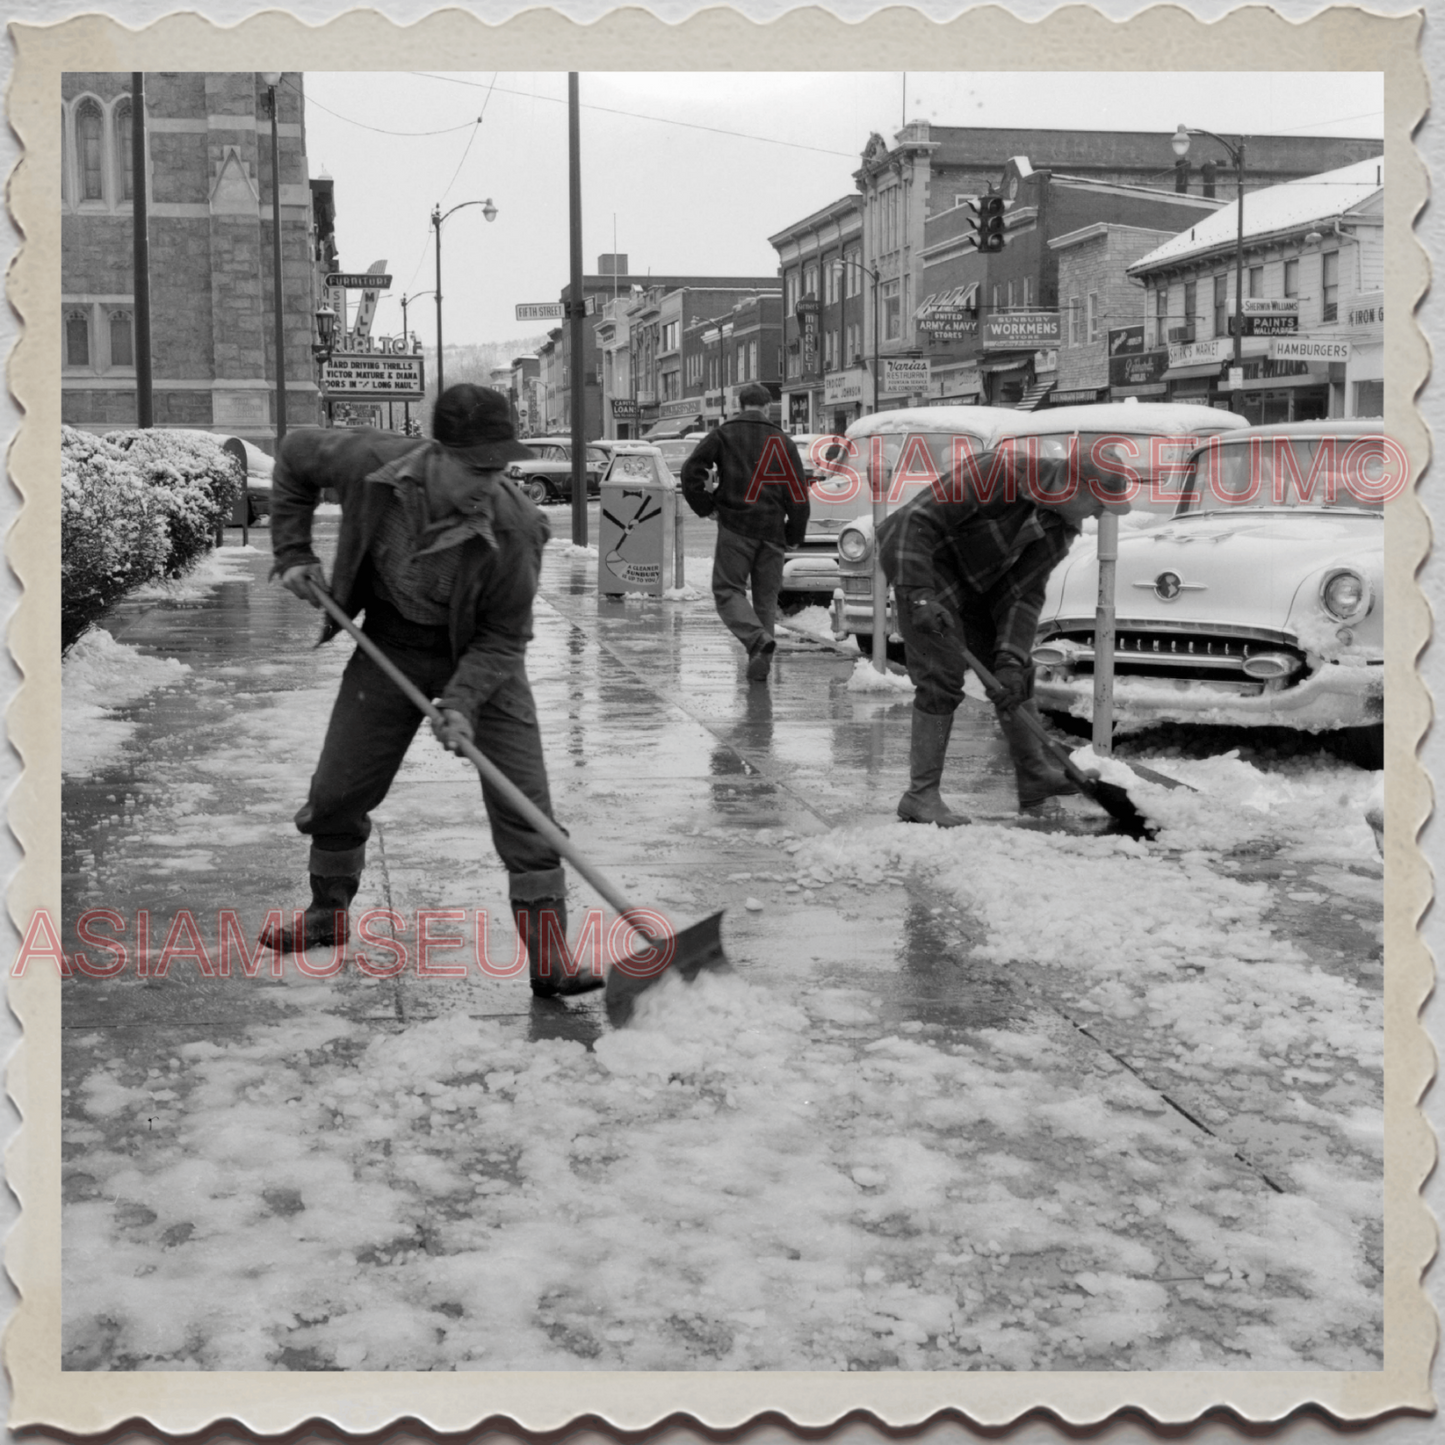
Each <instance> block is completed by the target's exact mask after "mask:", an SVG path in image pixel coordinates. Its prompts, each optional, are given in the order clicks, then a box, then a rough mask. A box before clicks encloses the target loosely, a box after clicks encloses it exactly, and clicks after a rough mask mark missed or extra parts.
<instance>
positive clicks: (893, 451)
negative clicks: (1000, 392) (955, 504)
mask: <svg viewBox="0 0 1445 1445" xmlns="http://www.w3.org/2000/svg"><path fill="white" fill-rule="evenodd" d="M955 442H956V443H957V444H958V445H959V446H960V447H965V448H967V449H968V450H969V451H972V452H975V453H976V452H979V451H981V450H982V449H983V447H984V446H985V442H983V441H981V440H979V438H977V437H975V436H972V435H970V434H968V433H966V432H958V431H934V432H930V431H907V432H885V433H883V434H881V435H880V434H875V435H873V436H861V437H848V438H842V437H818V438H816V439H815V440H814V441H813V442H811V443H810V444H809V446H808V447H807V448H806V449H804V452H803V461H804V463H805V464H808V463H811V464H813V465H816V466H819V467H822V468H824V475H822V476H820V477H817V478H816V479H815V480H814V481H813V484H812V486H811V488H810V489H809V496H810V498H811V500H812V502H813V504H814V506H817V505H819V504H821V505H823V506H825V507H832V508H835V509H836V512H835V513H834V515H838V516H843V517H854V516H859V515H861V514H862V513H863V512H864V511H866V510H867V508H868V507H869V506H871V504H872V498H871V490H870V488H871V485H872V483H873V480H874V477H873V473H874V469H875V467H876V466H878V464H879V462H880V460H881V470H880V471H879V473H878V485H879V486H880V488H881V491H882V495H883V496H885V497H887V498H888V499H889V502H890V504H897V503H899V502H906V501H911V500H912V499H913V498H914V497H915V496H917V494H918V490H919V488H920V487H927V486H929V485H930V484H931V483H932V481H933V479H934V478H935V477H944V476H947V475H948V472H949V470H950V469H951V467H952V466H953V456H954V444H955ZM829 463H831V465H829Z"/></svg>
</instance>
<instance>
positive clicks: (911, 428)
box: [778, 406, 1016, 648]
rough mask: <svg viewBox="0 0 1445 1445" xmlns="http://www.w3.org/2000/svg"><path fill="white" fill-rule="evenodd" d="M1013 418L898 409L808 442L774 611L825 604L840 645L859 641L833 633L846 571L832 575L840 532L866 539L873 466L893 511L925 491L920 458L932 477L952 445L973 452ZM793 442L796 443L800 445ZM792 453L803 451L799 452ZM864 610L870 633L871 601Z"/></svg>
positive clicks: (979, 409)
mask: <svg viewBox="0 0 1445 1445" xmlns="http://www.w3.org/2000/svg"><path fill="white" fill-rule="evenodd" d="M1014 415H1016V413H1014V412H1011V411H1007V410H1005V409H1003V408H1000V407H990V406H922V407H905V408H901V409H899V410H897V411H883V412H875V413H874V414H873V415H872V416H865V417H862V418H860V419H859V420H858V421H855V422H854V423H853V425H852V426H850V427H849V428H848V430H847V432H845V433H844V435H843V436H842V437H841V438H838V437H828V436H814V437H812V438H810V439H809V440H808V446H807V451H806V453H805V454H804V456H803V463H804V465H805V466H806V467H808V468H809V470H810V471H811V472H812V473H813V481H812V482H811V484H810V486H809V489H808V501H809V511H808V532H807V536H806V537H805V538H804V540H803V544H802V546H800V547H795V548H792V549H790V550H789V552H788V554H787V557H786V559H785V560H784V563H783V588H782V592H781V593H780V594H779V598H778V600H779V603H780V605H782V606H784V607H788V606H798V605H799V604H806V603H808V602H816V603H818V604H820V605H828V604H829V603H831V604H832V610H833V613H834V632H835V634H836V635H837V636H839V637H846V636H847V635H848V631H853V632H855V633H866V631H867V628H866V627H860V626H858V625H855V626H853V627H852V628H849V629H840V628H839V625H838V609H839V607H840V605H841V604H840V602H839V594H838V589H839V586H840V578H841V576H842V571H843V570H846V569H841V568H840V561H839V558H840V552H839V546H840V539H841V538H842V536H843V535H844V530H845V528H851V527H852V526H854V525H855V524H856V525H862V526H863V527H864V530H865V531H866V533H867V535H868V536H869V537H870V538H871V536H872V520H871V518H872V508H873V501H872V490H871V483H870V478H871V475H872V471H871V469H872V467H873V466H874V465H875V463H878V464H879V465H881V469H882V470H881V473H880V476H881V479H882V480H881V485H882V487H883V491H884V496H885V497H886V496H890V495H893V502H892V503H891V504H890V505H897V502H898V500H899V499H900V498H902V499H904V500H907V499H908V498H910V497H912V496H914V495H915V494H916V492H917V491H918V489H919V487H926V486H927V485H928V483H927V481H926V479H924V477H923V476H922V474H921V473H922V472H923V471H926V470H927V467H926V466H923V467H921V468H920V466H919V465H918V464H919V463H921V457H922V455H923V454H926V455H927V456H928V458H929V461H930V464H931V465H932V466H933V467H934V469H935V470H939V471H942V470H946V469H947V467H948V465H949V457H950V455H951V450H952V447H953V443H954V439H955V438H957V437H965V438H967V439H968V442H969V444H970V445H973V446H977V447H979V448H980V449H981V448H983V447H984V446H986V445H987V440H988V438H989V437H991V436H992V435H993V433H994V430H995V428H996V427H997V426H999V425H1000V424H1001V423H1003V422H1004V421H1006V420H1007V419H1008V418H1010V417H1012V416H1014ZM912 437H917V438H919V449H918V450H915V451H914V452H913V453H912V456H913V464H912V465H911V467H910V470H909V471H908V472H907V473H906V474H905V475H903V476H901V477H900V476H897V475H896V469H897V464H898V462H899V460H900V458H904V456H905V451H906V450H907V444H908V442H909V439H910V438H912ZM793 440H794V441H795V442H800V443H801V441H802V440H803V439H802V438H799V437H794V438H793ZM799 451H800V452H801V451H803V448H802V446H801V445H800V446H799ZM895 481H896V482H897V486H896V487H895V486H894V483H895ZM858 580H859V581H861V582H863V583H864V584H865V585H866V586H867V588H868V597H869V598H870V599H871V597H872V585H871V582H870V581H869V579H868V577H867V575H866V572H865V575H864V576H863V577H861V578H859V579H858ZM850 600H851V599H850ZM864 610H866V611H867V621H868V624H869V625H870V626H871V617H872V612H871V601H870V602H869V603H868V604H867V607H866V608H865V609H864ZM853 620H854V623H855V624H857V623H858V622H860V620H864V619H863V618H862V613H861V612H860V613H858V615H856V616H855V617H854V619H853ZM859 645H860V646H861V647H864V648H866V647H867V646H869V641H868V638H867V636H866V635H860V637H859Z"/></svg>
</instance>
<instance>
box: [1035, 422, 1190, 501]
mask: <svg viewBox="0 0 1445 1445" xmlns="http://www.w3.org/2000/svg"><path fill="white" fill-rule="evenodd" d="M1078 437H1079V466H1080V472H1081V475H1084V476H1087V475H1089V472H1090V468H1091V466H1092V467H1095V468H1099V469H1101V470H1102V471H1104V472H1105V473H1107V474H1111V475H1114V476H1121V477H1124V478H1126V479H1127V478H1128V477H1129V475H1130V474H1131V473H1132V474H1133V477H1134V479H1135V480H1136V481H1137V484H1138V488H1137V491H1136V492H1135V493H1134V495H1133V496H1132V497H1131V498H1130V502H1131V508H1132V510H1133V511H1135V512H1158V513H1161V514H1164V515H1170V514H1172V513H1173V512H1174V511H1175V510H1176V509H1177V508H1178V506H1179V502H1180V499H1181V498H1182V497H1183V495H1184V479H1185V477H1186V475H1187V473H1188V461H1189V454H1190V452H1192V451H1193V450H1194V449H1195V448H1196V447H1197V446H1198V445H1199V444H1200V442H1201V441H1203V440H1204V438H1203V436H1201V435H1199V434H1198V433H1195V434H1193V435H1190V436H1160V435H1158V434H1157V433H1154V432H1132V433H1131V432H1122V431H1111V432H1080V433H1078ZM1073 438H1074V433H1073V432H1067V433H1063V432H1060V433H1046V434H1044V435H1042V436H1038V437H1020V438H1017V440H1016V444H1017V445H1018V446H1020V447H1023V446H1024V445H1026V444H1028V443H1032V442H1037V444H1038V448H1039V455H1040V456H1041V457H1047V458H1055V459H1065V458H1067V457H1068V455H1069V447H1070V445H1071V443H1072V442H1073Z"/></svg>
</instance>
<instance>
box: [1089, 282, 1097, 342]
mask: <svg viewBox="0 0 1445 1445" xmlns="http://www.w3.org/2000/svg"><path fill="white" fill-rule="evenodd" d="M1088 307H1089V311H1088V320H1089V340H1090V341H1097V340H1098V339H1099V293H1098V292H1097V291H1090V292H1089V301H1088Z"/></svg>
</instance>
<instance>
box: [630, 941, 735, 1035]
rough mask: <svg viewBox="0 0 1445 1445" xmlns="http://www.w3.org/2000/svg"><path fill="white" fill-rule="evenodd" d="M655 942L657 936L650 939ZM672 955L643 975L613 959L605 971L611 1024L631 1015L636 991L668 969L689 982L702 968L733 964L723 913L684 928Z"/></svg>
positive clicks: (656, 979)
mask: <svg viewBox="0 0 1445 1445" xmlns="http://www.w3.org/2000/svg"><path fill="white" fill-rule="evenodd" d="M653 942H654V946H655V945H656V940H653ZM674 942H675V944H676V947H675V948H674V949H673V953H672V958H671V959H670V960H669V962H668V964H667V966H666V967H665V968H661V969H658V970H657V972H656V973H649V974H647V975H646V976H644V977H641V978H639V977H637V976H635V975H634V974H631V973H624V972H623V971H622V970H621V969H620V968H619V967H618V966H617V965H616V964H615V963H614V964H613V965H612V967H611V969H609V970H608V973H607V992H606V995H605V1002H606V1005H607V1020H608V1022H609V1023H610V1024H611V1025H612V1026H613V1028H621V1027H622V1025H623V1024H625V1023H626V1022H627V1021H628V1019H630V1018H631V1017H632V1008H633V1004H634V1003H635V1002H636V1000H637V997H638V995H639V994H641V993H644V992H645V991H646V990H647V989H649V988H651V987H652V985H653V984H655V983H656V982H657V981H658V979H660V978H663V977H665V976H666V975H667V974H669V973H680V974H681V975H682V976H683V978H685V979H687V981H688V982H689V983H691V982H692V980H693V979H695V978H696V977H697V976H698V974H700V973H702V972H703V971H704V970H712V969H727V968H731V967H732V965H731V964H730V963H729V962H728V956H727V954H725V953H724V952H723V946H722V914H721V913H714V914H713V915H712V916H711V917H709V918H704V919H703V920H702V922H701V923H694V924H693V925H692V927H691V928H684V929H683V931H682V932H681V933H679V934H678V935H677V936H676V938H675V940H674Z"/></svg>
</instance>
